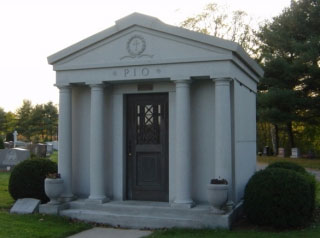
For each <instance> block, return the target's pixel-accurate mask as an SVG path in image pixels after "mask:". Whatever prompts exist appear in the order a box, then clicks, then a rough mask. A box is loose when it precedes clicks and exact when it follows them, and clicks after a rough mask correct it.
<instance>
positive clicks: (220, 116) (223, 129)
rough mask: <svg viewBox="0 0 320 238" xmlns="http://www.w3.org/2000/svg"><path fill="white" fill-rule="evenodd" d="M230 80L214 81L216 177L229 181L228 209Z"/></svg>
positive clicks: (230, 165)
mask: <svg viewBox="0 0 320 238" xmlns="http://www.w3.org/2000/svg"><path fill="white" fill-rule="evenodd" d="M231 80H232V79H230V78H218V79H214V82H215V155H214V158H215V177H216V178H218V177H220V178H224V179H226V180H227V181H228V184H229V191H228V203H227V206H228V207H232V206H233V202H232V188H233V185H232V148H231V126H232V125H231V104H230V82H231Z"/></svg>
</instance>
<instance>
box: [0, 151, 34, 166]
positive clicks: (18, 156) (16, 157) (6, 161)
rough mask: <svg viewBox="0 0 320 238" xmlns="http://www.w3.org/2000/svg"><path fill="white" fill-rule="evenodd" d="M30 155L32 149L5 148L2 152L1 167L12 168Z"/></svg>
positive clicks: (0, 156)
mask: <svg viewBox="0 0 320 238" xmlns="http://www.w3.org/2000/svg"><path fill="white" fill-rule="evenodd" d="M29 157H30V151H29V150H26V149H21V148H13V149H4V150H1V152H0V168H5V169H7V170H10V169H11V167H14V166H15V165H17V164H19V163H20V162H21V161H24V160H26V159H28V158H29Z"/></svg>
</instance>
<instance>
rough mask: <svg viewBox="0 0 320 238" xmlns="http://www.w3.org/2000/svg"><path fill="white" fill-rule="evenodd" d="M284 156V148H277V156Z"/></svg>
mask: <svg viewBox="0 0 320 238" xmlns="http://www.w3.org/2000/svg"><path fill="white" fill-rule="evenodd" d="M284 156H285V151H284V148H281V147H280V148H278V157H280V158H284Z"/></svg>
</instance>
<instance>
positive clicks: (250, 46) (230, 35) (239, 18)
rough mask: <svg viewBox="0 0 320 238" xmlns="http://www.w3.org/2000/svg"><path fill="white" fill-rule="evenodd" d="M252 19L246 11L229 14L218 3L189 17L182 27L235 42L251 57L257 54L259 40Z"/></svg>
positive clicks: (209, 5) (211, 4)
mask: <svg viewBox="0 0 320 238" xmlns="http://www.w3.org/2000/svg"><path fill="white" fill-rule="evenodd" d="M251 21H252V19H251V18H250V17H249V16H248V14H247V13H246V12H244V11H233V12H232V13H231V14H227V12H226V10H225V9H224V8H223V7H221V6H218V5H217V4H216V3H210V4H208V5H207V6H206V7H205V8H204V10H203V11H202V12H201V13H200V14H198V15H196V16H194V17H188V18H187V19H186V20H184V21H183V22H182V23H181V26H182V27H185V28H187V29H190V30H193V31H197V32H201V33H204V34H208V35H213V36H215V37H219V38H223V39H227V40H231V41H235V42H237V43H238V44H240V45H241V46H242V47H243V48H244V49H245V50H246V51H247V52H248V53H249V54H250V55H251V56H255V55H256V54H257V52H258V51H257V49H258V48H257V38H256V36H255V34H254V30H253V28H252V27H251V26H250V25H251Z"/></svg>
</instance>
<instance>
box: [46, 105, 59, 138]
mask: <svg viewBox="0 0 320 238" xmlns="http://www.w3.org/2000/svg"><path fill="white" fill-rule="evenodd" d="M43 111H44V124H45V127H46V133H47V137H48V138H49V136H50V139H51V140H53V136H56V135H57V133H58V108H57V107H56V106H55V105H53V103H52V102H48V103H47V104H45V105H44V108H43Z"/></svg>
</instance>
